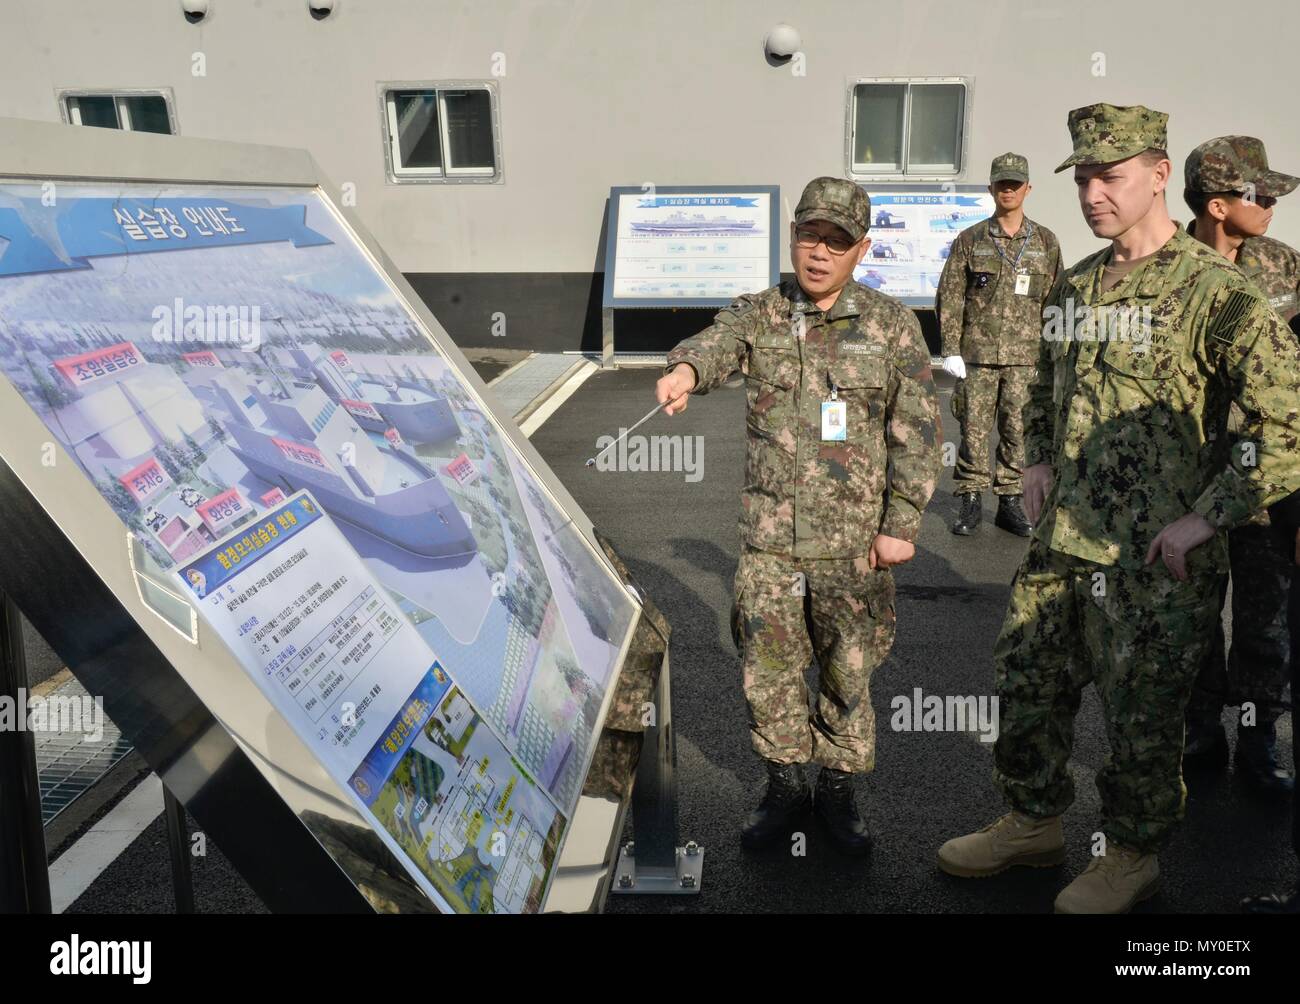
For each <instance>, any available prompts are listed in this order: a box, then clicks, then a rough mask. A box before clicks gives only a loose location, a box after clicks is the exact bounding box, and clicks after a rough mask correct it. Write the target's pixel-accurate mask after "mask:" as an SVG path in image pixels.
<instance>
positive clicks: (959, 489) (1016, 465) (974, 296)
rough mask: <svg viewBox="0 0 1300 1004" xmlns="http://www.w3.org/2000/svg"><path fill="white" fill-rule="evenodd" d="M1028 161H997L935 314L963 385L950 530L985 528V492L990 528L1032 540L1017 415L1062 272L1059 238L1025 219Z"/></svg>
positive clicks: (951, 366) (955, 246) (1013, 157)
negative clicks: (990, 501) (994, 442)
mask: <svg viewBox="0 0 1300 1004" xmlns="http://www.w3.org/2000/svg"><path fill="white" fill-rule="evenodd" d="M1032 189H1033V186H1032V185H1030V184H1029V161H1028V160H1026V159H1025V158H1024V157H1022V156H1021V155H1020V154H1018V153H1004V154H1002V156H1000V157H995V158H994V160H993V164H992V167H991V168H990V169H989V192H990V194H992V196H993V198H994V202H995V208H994V211H993V216H992V217H991V218H989V219H987V220H981V221H980V222H979V223H976V224H975V225H974V226H971V227H967V228H966V229H965V230H963V231H962V232H961V233H960V234H958V235H957V239H956V240H955V241H953V242H952V249H951V251H950V252H949V254H948V260H947V262H946V263H945V264H944V266H943V276H942V278H941V279H940V280H939V293H938V296H937V298H936V308H937V310H938V314H939V332H940V337H941V340H942V343H943V344H942V355H943V357H944V360H943V368H944V370H945V372H947V373H950V374H951V375H952V376H955V377H956V378H957V388H956V390H955V391H954V392H953V396H952V413H953V417H954V418H956V419H957V421H958V422H960V423H961V450H960V452H959V453H958V454H957V470H956V471H955V472H954V474H953V480H954V481H955V483H956V490H955V492H954V494H955V495H956V496H957V497H958V498H959V499H960V500H961V509H960V512H959V513H958V515H957V519H956V522H954V523H953V524H952V532H953V533H956V534H960V535H962V536H966V535H969V534H973V533H974V532H975V529H976V527H978V526H979V522H980V517H981V512H982V508H983V507H982V501H981V496H982V493H983V492H984V490H985V489H986V488H988V487H990V484H991V485H992V488H993V494H995V495H996V496H997V497H998V513H997V516H996V517H995V518H994V524H995V525H996V526H999V527H1001V528H1002V529H1004V530H1008V531H1010V532H1011V533H1014V534H1017V535H1019V536H1021V537H1028V536H1029V535H1030V533H1032V532H1033V527H1031V526H1030V525H1029V521H1028V520H1027V519H1026V518H1025V511H1024V508H1023V506H1022V505H1021V496H1022V491H1023V490H1022V487H1021V483H1020V474H1021V470H1022V469H1023V467H1024V462H1025V437H1024V425H1023V422H1022V418H1021V412H1022V410H1023V409H1024V406H1025V401H1026V399H1027V395H1028V391H1029V381H1030V379H1031V378H1032V376H1033V373H1034V365H1035V364H1036V363H1037V362H1038V343H1039V335H1040V333H1041V331H1042V312H1043V304H1044V302H1045V301H1046V300H1047V296H1048V294H1049V293H1050V292H1051V289H1052V284H1053V283H1054V282H1055V281H1056V276H1057V274H1058V273H1059V272H1060V270H1061V248H1060V244H1059V243H1058V242H1057V240H1056V235H1055V234H1053V233H1052V232H1051V231H1050V230H1048V229H1047V228H1046V227H1045V226H1043V225H1042V224H1041V223H1035V222H1034V221H1033V220H1031V219H1028V218H1027V217H1026V216H1025V213H1024V209H1023V206H1024V202H1025V196H1027V195H1028V194H1029V193H1030V191H1031V190H1032ZM995 416H996V418H997V426H998V452H997V476H996V479H994V480H992V481H991V482H990V476H989V434H990V433H991V432H992V430H993V420H994V417H995Z"/></svg>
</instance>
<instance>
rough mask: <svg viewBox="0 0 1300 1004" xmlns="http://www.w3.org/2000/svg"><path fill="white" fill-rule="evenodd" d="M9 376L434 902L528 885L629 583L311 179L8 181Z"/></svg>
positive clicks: (548, 847)
mask: <svg viewBox="0 0 1300 1004" xmlns="http://www.w3.org/2000/svg"><path fill="white" fill-rule="evenodd" d="M0 379H4V380H7V381H8V382H9V384H10V385H11V386H12V387H13V388H14V389H15V391H17V393H18V394H19V395H21V397H22V399H23V400H24V401H25V402H26V403H27V404H28V405H29V406H30V407H31V409H32V411H33V412H34V413H35V415H36V416H37V417H38V418H39V419H40V420H41V421H42V422H43V423H44V425H45V427H46V428H47V429H48V431H49V436H50V441H51V442H57V443H58V445H59V446H60V447H61V448H62V449H63V450H64V451H65V452H66V455H67V458H68V460H70V462H71V463H73V464H75V465H76V466H77V467H78V469H79V470H81V472H82V473H83V474H84V475H85V476H86V478H88V479H89V480H90V482H91V483H92V484H94V485H95V487H96V489H97V490H98V491H99V492H100V494H101V495H102V497H103V498H104V501H105V503H106V504H107V505H109V506H110V507H111V508H112V510H113V511H114V512H115V513H116V514H117V516H118V517H119V518H120V519H121V521H122V523H123V525H124V527H125V528H126V529H129V530H130V531H131V532H132V533H133V534H134V536H135V538H136V539H137V540H138V541H139V542H140V545H141V547H142V549H143V552H142V555H141V561H140V567H139V571H140V574H141V575H143V576H145V577H146V578H148V579H150V580H152V581H154V582H157V583H163V582H167V583H170V582H174V581H175V574H174V573H176V572H178V571H179V572H182V573H185V575H183V578H184V579H185V582H186V583H187V586H189V587H190V588H198V587H201V588H202V590H203V592H204V601H203V602H202V603H201V610H202V612H203V614H204V615H205V617H206V618H207V619H208V620H209V622H210V623H211V624H212V625H213V627H214V628H216V630H218V631H220V632H221V633H222V635H223V637H226V638H227V640H228V642H229V644H230V647H231V648H232V650H233V651H234V652H235V654H236V656H237V657H238V658H239V661H240V664H241V666H242V668H243V669H244V671H245V672H247V673H248V674H249V675H250V676H251V677H253V678H254V679H256V680H257V681H258V683H259V685H260V686H262V687H263V689H264V691H265V692H266V693H267V696H268V697H269V698H271V699H272V700H273V701H274V702H275V704H274V706H275V707H276V708H277V709H279V710H280V711H281V712H282V713H283V714H284V715H285V716H286V718H287V719H288V720H289V721H291V722H293V723H294V728H296V729H298V730H299V731H300V733H301V734H302V735H303V737H304V739H305V740H306V741H308V742H309V743H310V745H311V748H312V749H314V750H316V751H317V752H318V753H319V754H320V755H321V757H322V761H323V763H324V764H325V765H326V767H327V769H328V770H329V771H330V773H331V774H332V775H333V776H335V777H337V778H339V779H340V781H341V783H344V784H347V785H348V786H349V788H350V790H351V791H352V792H353V794H354V795H355V796H356V798H358V799H359V800H360V802H361V804H362V805H364V807H365V811H366V812H368V813H370V820H371V822H372V823H373V824H375V826H376V829H377V830H378V832H379V833H380V834H381V835H382V836H383V837H384V839H385V840H387V841H388V842H389V843H390V845H395V846H399V847H400V848H401V850H402V852H403V853H402V856H401V860H403V861H405V862H406V863H407V865H408V867H409V868H410V869H411V871H412V874H413V875H417V873H418V877H419V880H420V881H421V882H422V888H424V889H425V890H426V891H429V892H430V895H431V896H432V897H433V899H434V902H436V903H438V904H439V905H442V906H450V908H451V909H454V910H460V911H480V910H481V911H497V912H513V911H531V910H536V909H539V908H540V905H541V902H542V898H543V896H544V894H545V889H546V887H547V882H548V875H549V869H550V867H551V862H552V861H554V860H555V858H556V856H557V850H558V848H559V844H560V842H561V841H562V839H563V837H564V835H565V832H566V827H567V821H568V820H569V819H571V818H572V815H573V811H574V808H575V806H576V805H577V802H578V798H579V796H580V794H581V792H582V789H583V784H584V782H585V779H586V776H587V772H588V769H589V765H590V763H591V760H592V757H593V755H594V752H595V748H596V737H597V735H598V732H599V729H600V727H601V720H602V719H601V715H602V713H603V708H604V705H605V703H606V697H607V695H608V693H609V689H610V687H611V685H612V684H613V681H614V680H615V679H616V676H617V672H618V665H619V659H620V654H621V652H622V650H623V647H624V645H625V644H626V642H627V640H628V638H629V635H630V632H631V630H632V625H633V623H634V621H635V617H636V612H637V610H636V603H635V601H634V600H633V599H632V597H631V596H630V595H629V594H628V592H627V591H626V589H625V588H624V586H623V583H622V582H621V581H619V580H618V579H617V578H616V577H615V576H614V574H613V573H612V572H611V570H610V568H609V566H608V564H607V563H606V562H605V560H604V559H603V557H602V556H600V555H599V554H598V553H597V552H596V551H595V550H594V548H593V547H592V546H591V545H590V543H589V542H588V541H587V539H586V538H585V537H584V535H583V534H582V533H581V532H580V531H579V530H578V528H577V526H576V525H575V523H574V521H573V519H572V518H571V516H570V514H569V513H567V512H565V511H563V510H561V509H560V508H559V506H558V504H557V502H556V500H555V499H554V497H553V496H552V495H551V494H550V493H549V492H548V491H547V490H546V488H545V486H544V484H543V483H542V482H540V481H539V480H538V478H537V477H536V475H535V473H534V469H533V468H532V467H531V466H530V464H529V463H528V462H526V461H525V460H524V458H523V457H522V456H521V455H520V454H519V452H518V450H517V449H516V447H515V446H514V445H513V443H512V441H511V440H510V438H509V437H507V436H506V435H505V434H504V433H503V431H502V429H501V428H500V425H499V423H498V421H497V419H496V418H495V416H493V415H492V414H491V413H490V411H489V410H488V409H487V408H485V407H484V405H483V402H482V401H481V400H480V399H479V398H478V396H477V392H476V391H474V390H473V388H471V387H470V386H469V384H468V381H467V380H466V379H465V378H464V376H463V374H462V373H461V371H460V370H459V362H458V361H457V360H453V359H451V358H449V357H448V356H447V355H445V354H444V353H443V352H442V351H440V349H439V348H438V347H437V344H436V343H435V342H434V341H433V340H432V339H431V338H430V337H429V336H428V334H427V333H426V331H425V329H424V326H423V321H422V320H421V319H420V318H419V317H418V316H417V315H415V314H414V313H413V312H412V311H411V310H410V308H408V307H407V305H406V303H405V302H404V300H403V299H402V298H401V297H400V296H398V295H397V291H396V290H395V289H394V287H393V286H392V285H391V283H390V282H389V280H388V278H387V276H386V275H385V274H384V273H383V272H382V271H381V270H380V269H379V268H378V267H377V266H376V265H375V264H374V262H373V260H372V259H371V258H370V256H369V255H368V254H367V253H366V251H365V249H364V248H363V247H362V246H361V245H360V244H359V242H358V241H357V240H356V238H355V236H354V235H353V234H352V233H351V231H350V230H349V229H348V228H347V226H346V224H345V223H344V221H343V220H342V219H341V218H340V217H339V216H337V215H336V214H335V212H334V210H333V208H332V207H331V206H330V205H329V204H328V203H327V202H326V200H325V199H324V198H323V197H322V196H321V194H320V193H319V192H318V191H313V190H304V189H301V188H289V187H275V186H237V187H221V186H212V185H190V184H186V185H178V184H154V183H149V184H145V183H119V182H105V181H100V182H72V181H68V182H61V183H60V185H59V188H58V198H57V199H56V200H50V199H48V198H45V195H44V192H43V190H42V188H41V186H40V185H37V184H33V183H30V182H26V183H25V182H17V181H0ZM59 462H60V464H63V463H65V462H66V461H65V460H64V459H63V458H62V457H61V458H60V461H59ZM535 462H536V461H535V460H534V463H535ZM304 500H306V501H304ZM303 505H310V506H312V508H313V509H314V510H315V513H312V512H308V511H306V510H304V509H303V508H302V507H303ZM290 516H292V517H293V518H294V519H297V520H299V523H291V524H290V526H289V527H285V526H283V525H282V524H281V522H280V520H281V517H284V518H285V519H286V520H287V519H288V518H289V517H290ZM301 523H305V525H300V524H301ZM69 529H70V531H75V529H76V528H69ZM70 535H71V533H70ZM300 552H301V554H302V555H303V556H302V557H300V558H298V559H297V560H296V561H292V562H290V559H291V558H293V557H294V556H295V555H298V554H299V553H300ZM222 557H224V558H225V560H226V561H227V562H228V563H229V566H230V567H228V568H227V567H225V566H224V565H223V564H222ZM286 562H289V564H288V566H287V567H283V569H282V566H285V564H286ZM249 569H251V571H250V570H249ZM279 569H282V570H279ZM276 570H279V571H278V572H277V571H276ZM272 572H276V574H275V575H274V578H273V579H272V578H268V582H269V583H270V584H269V585H259V583H261V580H262V579H263V577H268V576H271V574H272ZM191 575H192V576H193V577H186V576H191ZM232 588H233V589H234V590H235V593H232V592H231V591H230V590H231V589H232ZM236 595H238V596H241V597H243V599H242V601H239V602H235V604H234V607H233V608H232V609H229V610H227V609H226V605H229V604H230V603H232V601H233V597H234V596H236ZM241 628H242V629H243V632H242V633H241V632H240V629H241ZM381 669H382V672H380V670H381ZM376 688H378V689H377V690H376ZM345 705H350V706H351V713H353V714H355V715H356V716H357V722H356V723H354V724H353V726H351V727H345V726H344V721H343V720H344V717H345V715H346V713H347V711H348V709H346V708H345ZM435 892H436V894H435Z"/></svg>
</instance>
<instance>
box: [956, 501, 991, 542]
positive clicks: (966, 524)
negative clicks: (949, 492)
mask: <svg viewBox="0 0 1300 1004" xmlns="http://www.w3.org/2000/svg"><path fill="white" fill-rule="evenodd" d="M957 497H958V498H959V499H961V512H959V513H958V514H957V521H956V522H955V523H953V525H952V532H953V533H955V534H959V535H960V536H962V537H969V536H970V535H971V534H972V533H974V532H975V528H976V527H977V526H979V525H980V516H981V515H982V514H983V511H984V504H983V502H982V501H981V500H980V493H979V492H962V494H961V495H959V496H957Z"/></svg>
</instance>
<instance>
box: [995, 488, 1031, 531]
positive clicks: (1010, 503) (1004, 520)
mask: <svg viewBox="0 0 1300 1004" xmlns="http://www.w3.org/2000/svg"><path fill="white" fill-rule="evenodd" d="M1021 498H1022V496H1020V495H999V496H998V514H997V515H996V516H994V517H993V525H994V526H997V527H1001V528H1002V529H1003V530H1006V531H1007V532H1008V533H1014V534H1015V535H1016V536H1017V537H1028V536H1030V535H1031V534H1032V533H1033V532H1034V525H1033V524H1032V523H1030V522H1029V517H1028V516H1026V515H1025V509H1024V506H1022V505H1021V504H1020V503H1021Z"/></svg>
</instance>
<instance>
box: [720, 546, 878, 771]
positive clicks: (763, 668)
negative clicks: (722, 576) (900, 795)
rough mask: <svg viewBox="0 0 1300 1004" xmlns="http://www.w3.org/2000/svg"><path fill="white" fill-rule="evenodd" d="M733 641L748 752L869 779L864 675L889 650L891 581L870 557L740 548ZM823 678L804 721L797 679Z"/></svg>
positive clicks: (871, 725)
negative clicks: (807, 674) (747, 721)
mask: <svg viewBox="0 0 1300 1004" xmlns="http://www.w3.org/2000/svg"><path fill="white" fill-rule="evenodd" d="M735 596H736V603H735V607H734V608H733V610H732V636H733V638H734V640H735V642H736V646H737V648H739V649H740V651H741V654H742V656H743V667H744V688H745V699H746V700H747V701H748V703H749V711H750V718H751V725H750V737H751V739H752V740H753V744H754V751H755V752H756V753H758V755H759V756H760V757H762V758H763V759H765V760H771V761H775V762H777V763H807V762H808V761H810V760H811V761H813V762H815V763H818V764H820V765H822V766H824V767H834V768H835V769H837V770H843V771H849V772H851V773H866V772H868V771H870V770H871V769H872V767H874V766H875V761H876V718H875V713H874V711H873V710H872V707H871V695H870V690H869V684H870V680H871V674H872V672H873V671H874V670H875V668H876V667H877V666H879V665H880V664H881V663H882V662H884V660H885V656H886V655H888V654H889V649H890V646H892V645H893V643H894V579H893V573H892V572H890V571H889V570H887V569H881V570H878V571H873V570H872V569H871V567H870V565H869V563H868V561H867V556H866V555H862V556H861V557H856V558H793V557H789V556H787V555H781V554H774V553H771V552H768V551H761V550H758V549H756V548H752V547H745V548H744V550H743V551H742V553H741V556H740V566H739V568H737V570H736V593H735ZM814 655H815V656H816V658H817V665H818V667H819V668H820V674H819V677H818V694H817V703H816V708H815V709H814V710H813V711H812V712H811V713H810V710H809V705H808V688H807V686H806V684H805V682H804V671H805V670H806V669H807V667H808V664H809V662H810V661H811V659H812V658H813V656H814Z"/></svg>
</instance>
